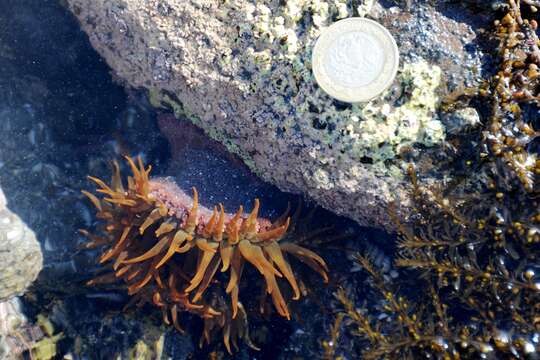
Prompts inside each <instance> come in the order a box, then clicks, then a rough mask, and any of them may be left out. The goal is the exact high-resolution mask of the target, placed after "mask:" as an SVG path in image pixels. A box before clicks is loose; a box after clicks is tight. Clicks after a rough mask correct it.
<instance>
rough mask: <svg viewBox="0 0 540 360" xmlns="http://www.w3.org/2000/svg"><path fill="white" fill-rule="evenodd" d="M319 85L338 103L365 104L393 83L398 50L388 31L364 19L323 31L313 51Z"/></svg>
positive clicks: (342, 22) (314, 72) (344, 22)
mask: <svg viewBox="0 0 540 360" xmlns="http://www.w3.org/2000/svg"><path fill="white" fill-rule="evenodd" d="M312 62H313V74H314V75H315V79H316V80H317V83H318V84H319V86H320V87H321V88H322V89H323V90H324V91H325V92H327V93H328V95H330V96H332V97H333V98H336V99H338V100H341V101H345V102H350V103H356V102H366V101H369V100H372V99H373V98H375V97H377V96H379V95H380V94H381V93H382V92H383V91H384V90H386V89H387V88H388V87H389V86H390V85H391V84H392V82H393V81H394V78H395V77H396V73H397V69H398V65H399V51H398V48H397V44H396V41H395V40H394V38H393V37H392V35H391V34H390V32H389V31H388V30H387V29H386V28H384V27H383V26H382V25H380V24H379V23H377V22H375V21H373V20H369V19H365V18H348V19H344V20H340V21H338V22H335V23H334V24H332V25H331V26H330V27H329V28H327V29H326V30H324V31H323V33H322V34H321V36H320V37H319V39H318V40H317V43H316V44H315V48H314V49H313V58H312Z"/></svg>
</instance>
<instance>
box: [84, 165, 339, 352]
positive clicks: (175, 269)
mask: <svg viewBox="0 0 540 360" xmlns="http://www.w3.org/2000/svg"><path fill="white" fill-rule="evenodd" d="M127 161H128V163H129V165H130V167H131V170H132V172H133V176H129V177H128V178H127V187H126V186H125V185H126V184H124V183H123V181H122V178H121V175H120V168H119V165H118V163H116V162H114V163H113V176H112V181H111V183H110V185H107V184H106V183H105V182H103V181H102V180H100V179H97V178H94V177H89V178H90V179H91V180H92V181H94V182H95V183H96V184H97V186H98V189H97V193H99V194H102V195H103V198H102V199H100V198H98V197H97V196H96V195H94V194H92V193H90V192H87V191H83V193H84V194H85V195H86V196H87V197H88V198H89V199H90V200H91V201H92V203H93V204H94V205H95V207H96V208H97V217H98V218H99V219H101V220H102V221H103V224H102V226H101V232H100V234H97V235H93V234H90V233H88V232H87V231H83V233H84V234H85V235H87V236H88V237H89V238H90V239H91V242H89V243H88V244H87V245H86V247H87V248H95V247H101V246H105V249H106V250H105V252H104V253H103V254H102V255H101V257H100V258H99V262H100V263H101V264H104V263H109V264H110V269H111V270H112V271H110V272H107V273H105V274H104V275H101V276H99V277H97V278H95V279H93V280H91V281H90V284H91V285H97V284H102V283H111V282H119V281H120V282H123V283H125V285H126V286H127V290H128V293H129V294H130V295H132V296H133V297H132V300H131V302H132V303H135V304H137V305H138V306H142V305H144V304H145V303H153V304H154V305H155V306H157V307H159V308H160V309H161V311H162V315H163V320H164V322H165V323H167V324H171V323H172V324H173V325H174V326H175V327H176V328H177V329H178V330H180V331H182V329H181V327H180V324H179V313H180V312H184V311H187V312H190V313H193V314H196V315H199V316H200V317H201V318H203V319H204V331H203V336H202V338H201V344H202V343H203V342H210V340H211V339H212V336H213V335H214V334H215V332H216V331H217V330H220V329H222V331H223V341H224V344H225V346H226V348H227V350H228V351H229V352H231V346H230V344H231V341H232V343H233V345H234V346H235V347H236V346H237V340H238V339H244V341H246V342H247V343H248V344H249V345H250V346H252V347H254V345H253V344H252V343H251V341H250V340H249V334H248V327H247V313H246V310H245V309H244V307H243V305H242V302H241V301H240V300H239V292H240V285H241V277H242V272H243V267H244V264H245V263H246V262H247V263H250V264H252V265H253V266H254V267H255V268H256V269H257V270H258V271H259V272H260V274H261V275H262V276H263V277H264V279H265V284H266V293H267V294H269V295H270V296H271V298H272V301H273V304H274V306H275V308H276V310H277V312H278V313H279V314H280V315H281V316H284V317H286V318H290V313H289V310H288V306H287V302H286V300H285V297H284V296H283V295H282V288H281V287H280V286H279V285H278V279H279V278H284V279H286V281H287V282H288V284H289V285H290V288H291V289H292V295H293V296H292V298H293V299H298V298H300V288H299V285H298V283H297V280H296V278H295V276H294V274H293V270H292V268H291V266H290V264H289V262H288V260H287V258H286V254H290V255H292V256H294V257H296V258H298V259H299V260H300V261H302V262H303V263H305V264H306V265H308V266H309V267H311V268H312V269H314V270H315V271H317V272H318V273H319V274H321V276H322V277H323V279H324V280H325V281H327V280H328V276H327V271H328V270H327V267H326V264H325V262H324V260H323V259H322V258H321V257H320V256H318V255H317V254H315V253H314V252H312V251H310V250H308V249H306V248H304V247H301V246H299V245H296V244H293V243H292V242H289V241H287V239H284V237H286V235H287V230H288V229H289V230H292V229H290V228H294V224H293V223H291V217H288V216H287V213H286V214H284V215H283V216H281V217H280V218H279V219H277V220H276V221H274V222H273V223H271V222H270V221H268V220H266V219H262V218H259V217H258V216H257V215H258V210H259V201H258V200H257V199H256V200H255V204H254V207H253V210H252V211H251V213H249V214H248V215H243V209H242V207H240V208H239V209H238V211H237V212H236V213H235V214H227V213H225V210H224V208H223V206H222V205H221V204H219V205H218V206H216V207H214V209H213V210H210V209H208V208H205V207H204V206H201V205H199V202H198V193H197V190H196V189H195V188H193V198H191V197H189V196H188V195H187V194H185V193H183V192H182V191H181V190H180V189H179V188H178V187H177V186H176V185H175V184H174V183H173V182H171V181H169V180H166V179H150V178H149V173H150V170H151V167H150V166H149V167H147V168H145V166H144V165H143V163H142V161H141V159H140V158H139V159H138V163H137V164H135V162H134V161H133V160H132V159H131V158H129V157H128V158H127ZM295 217H297V214H295V215H293V220H294V218H295ZM292 233H294V231H292ZM280 240H283V241H280ZM278 241H280V242H278ZM225 272H228V273H229V276H228V280H227V281H223V280H224V279H223V276H221V275H220V274H219V273H225ZM226 295H228V296H229V297H230V301H226V300H225V296H226ZM261 308H264V307H263V306H262V307H261ZM254 348H255V347H254Z"/></svg>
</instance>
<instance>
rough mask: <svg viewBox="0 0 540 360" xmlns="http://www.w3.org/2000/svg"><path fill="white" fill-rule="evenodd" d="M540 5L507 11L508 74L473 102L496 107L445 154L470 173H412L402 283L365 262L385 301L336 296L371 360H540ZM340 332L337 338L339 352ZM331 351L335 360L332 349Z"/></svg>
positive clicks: (499, 35) (503, 26)
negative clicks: (443, 176)
mask: <svg viewBox="0 0 540 360" xmlns="http://www.w3.org/2000/svg"><path fill="white" fill-rule="evenodd" d="M533 3H534V1H522V2H521V3H520V2H519V1H514V0H509V1H508V2H507V4H506V5H507V6H506V7H503V8H502V9H505V11H507V13H506V14H505V15H504V17H503V18H502V20H501V21H497V22H495V27H496V32H495V36H496V39H497V40H499V41H500V47H499V49H498V52H499V55H500V60H501V61H500V71H498V72H497V74H496V75H495V76H494V78H493V79H492V81H490V82H486V84H485V85H484V86H483V87H482V88H481V89H479V90H478V91H476V92H475V91H472V93H474V94H475V95H474V97H476V100H478V99H481V100H483V103H486V102H485V100H486V99H488V100H489V101H490V102H489V104H490V106H492V107H491V109H489V110H490V111H486V112H484V113H485V114H486V119H484V121H483V124H482V125H481V126H479V128H478V129H476V130H473V131H472V132H468V133H467V134H460V135H457V136H455V138H454V139H453V140H455V141H454V143H453V144H448V148H452V151H450V153H451V154H449V155H448V156H450V157H451V156H454V157H459V158H460V159H461V160H460V161H462V162H463V163H464V166H465V168H464V169H462V170H461V171H462V172H463V174H462V176H463V177H462V178H459V179H456V180H455V181H452V182H446V181H442V182H441V183H440V184H437V185H429V184H424V183H423V181H422V179H420V178H417V169H416V168H415V167H414V166H413V165H410V167H409V177H410V179H411V184H412V187H411V195H412V199H413V209H414V211H413V214H412V216H411V218H410V220H411V221H410V223H407V224H405V223H402V222H400V221H399V220H398V219H397V216H394V219H395V223H396V225H397V227H398V229H399V233H400V235H399V237H400V240H399V242H398V244H397V249H396V251H397V255H396V259H395V265H396V266H397V267H398V268H399V269H400V272H401V274H402V275H403V276H402V277H400V278H397V279H395V278H392V277H389V276H387V275H386V274H384V272H383V271H381V269H378V268H377V266H375V265H374V264H373V262H372V261H371V259H370V258H369V256H362V255H358V256H357V257H356V261H357V263H358V265H360V267H361V268H362V269H364V270H365V272H366V273H367V275H368V278H367V279H368V280H367V281H368V283H369V284H370V285H372V287H373V288H374V289H375V290H376V293H377V294H378V295H379V296H378V297H377V298H378V299H379V300H377V301H376V302H375V305H373V304H369V306H363V307H362V306H359V305H357V304H356V302H357V296H358V295H357V294H355V289H354V288H351V287H350V286H349V287H347V286H344V287H343V288H342V289H340V290H338V291H337V292H336V298H337V301H338V303H339V304H340V306H341V314H342V315H341V316H344V319H343V321H342V323H343V324H345V327H346V328H347V329H348V330H350V332H351V333H352V334H353V335H356V339H357V342H356V344H355V346H356V348H355V350H356V351H358V352H359V353H361V354H362V357H363V358H366V359H370V358H389V359H404V358H409V359H416V358H443V359H463V358H494V359H495V358H497V359H499V358H516V359H526V358H537V357H538V353H539V352H540V316H539V314H540V274H539V271H540V262H539V260H538V259H540V202H539V194H540V186H539V183H538V174H539V171H538V170H539V168H538V166H539V162H538V160H537V156H538V149H537V147H536V146H537V145H536V142H537V141H538V140H537V138H538V131H539V123H538V115H537V114H538V103H537V102H538V85H539V83H538V81H539V80H538V75H537V73H536V72H537V70H538V66H540V57H539V55H540V52H539V48H538V46H539V44H540V43H539V39H538V37H537V35H536V27H537V24H536V21H534V20H525V19H524V18H523V16H524V15H523V14H525V13H527V14H529V15H530V16H531V17H533V16H537V15H535V14H536V11H537V9H532V10H533V11H531V12H529V11H528V10H529V9H528V8H525V7H524V6H523V4H525V5H532V4H533ZM522 8H525V9H523V12H522ZM460 136H461V137H462V138H461V139H459V137H460ZM464 139H466V140H469V144H468V145H465V141H464ZM463 158H465V160H462V159H463ZM458 172H459V171H458ZM418 289H423V290H422V291H418ZM342 330H343V326H341V327H339V326H334V327H332V334H331V336H330V339H332V343H333V344H335V343H336V342H338V341H339V334H340V331H342ZM336 339H337V340H336ZM325 344H326V345H327V344H328V342H327V343H323V346H324V345H325ZM325 350H326V351H327V353H331V354H332V355H333V356H335V357H338V356H339V354H338V353H337V351H338V347H337V346H335V345H334V346H333V347H328V346H325Z"/></svg>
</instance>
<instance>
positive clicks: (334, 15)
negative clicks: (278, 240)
mask: <svg viewBox="0 0 540 360" xmlns="http://www.w3.org/2000/svg"><path fill="white" fill-rule="evenodd" d="M67 2H68V4H69V6H70V9H71V10H72V12H73V13H74V14H75V15H76V16H77V17H78V19H79V21H80V23H81V24H82V27H83V29H84V30H85V31H86V32H87V33H88V35H89V38H90V41H91V43H92V44H93V46H94V47H95V48H96V49H97V50H98V52H99V53H100V54H101V55H102V56H103V57H104V58H105V59H106V61H107V62H108V63H109V65H110V66H111V67H112V69H113V70H114V72H115V73H116V75H118V77H119V78H121V79H124V80H125V82H126V83H127V84H128V85H129V86H132V87H137V88H139V87H140V88H146V89H148V91H149V94H150V98H151V99H152V101H153V103H154V104H155V105H157V106H163V107H169V108H172V109H173V110H174V112H175V113H176V114H177V115H187V116H188V117H189V118H190V119H191V120H192V121H193V122H194V123H195V124H197V125H198V126H200V127H202V128H203V129H204V130H205V131H206V133H207V134H209V135H210V136H211V137H212V138H214V139H217V140H218V141H220V142H222V143H223V144H225V145H226V147H227V148H228V149H229V151H231V152H234V153H237V154H239V155H240V156H241V158H242V159H243V160H244V161H245V162H246V164H248V166H249V167H250V168H251V169H252V170H253V171H255V172H256V173H257V174H258V175H259V176H261V177H262V178H263V179H265V180H267V181H269V182H271V183H273V184H275V185H277V186H278V187H279V188H281V189H282V190H286V191H291V192H302V193H305V194H308V195H309V196H311V197H312V198H314V199H315V200H316V201H318V202H319V203H320V204H321V205H323V206H324V207H326V208H328V209H331V210H333V211H335V212H336V213H339V214H345V215H347V216H349V217H351V218H353V219H355V220H357V221H358V222H359V223H360V224H369V225H375V226H385V227H387V226H388V225H389V223H390V221H389V217H388V215H387V205H388V204H389V202H391V201H393V200H397V201H398V202H399V203H400V204H402V205H403V208H404V209H406V205H407V203H408V200H409V199H408V196H407V192H406V190H405V188H406V185H405V182H404V180H403V179H404V176H403V170H404V168H405V167H406V166H407V164H406V163H405V162H404V161H403V160H402V155H403V153H404V152H407V153H411V152H410V151H409V150H410V149H411V148H413V149H414V148H418V147H421V148H428V149H429V148H435V147H436V146H438V145H439V144H441V143H442V142H443V141H444V139H445V127H444V124H443V123H442V122H441V121H440V119H439V115H438V104H439V99H440V97H441V95H443V94H444V93H446V92H447V91H449V90H453V89H456V88H460V87H464V86H470V85H473V84H474V83H475V82H476V81H477V78H476V76H478V74H479V73H480V71H479V67H480V58H481V55H482V54H481V53H480V51H479V50H478V48H477V46H476V44H475V43H474V41H475V33H474V28H475V27H477V26H478V24H475V20H473V21H471V20H470V19H474V17H473V15H472V13H469V15H470V17H469V18H467V16H465V15H466V14H467V11H468V10H467V9H466V7H465V5H463V4H462V5H460V4H442V5H437V7H435V5H429V4H425V2H424V1H418V2H415V1H412V2H411V3H412V6H410V10H408V9H405V8H400V7H397V6H393V5H392V4H395V3H394V2H390V1H384V0H381V1H380V2H378V1H366V2H354V1H352V2H351V1H346V0H290V1H277V0H276V1H274V0H267V1H260V0H235V1H225V2H224V1H221V0H166V1H162V0H160V1H158V0H119V1H108V0H95V1H86V0H67ZM359 3H360V4H362V5H359V6H356V5H354V6H353V5H352V4H359ZM366 14H367V15H369V16H370V17H372V18H375V19H377V20H379V21H380V22H382V23H383V24H384V25H386V26H387V27H388V28H389V29H390V31H391V32H392V33H393V34H394V36H395V37H396V38H397V41H398V45H399V46H400V48H401V52H402V54H401V55H402V63H401V67H400V71H399V73H398V77H397V79H396V81H395V84H394V86H393V87H392V88H391V89H390V90H389V91H388V93H387V94H386V95H385V96H384V97H383V98H380V99H378V100H375V101H372V102H370V103H368V104H364V105H354V106H351V105H349V104H343V103H339V102H337V101H335V100H333V99H331V98H330V97H328V96H327V95H326V94H325V93H324V92H323V91H322V90H320V89H319V88H318V86H317V85H316V83H315V81H314V79H313V76H312V73H311V63H310V62H311V60H310V59H311V50H312V47H313V44H314V42H315V40H316V39H317V37H318V35H319V34H320V33H321V31H322V30H323V29H324V28H325V27H326V26H328V25H329V24H331V23H332V22H333V21H335V20H337V19H341V18H346V17H350V16H358V15H366ZM464 14H465V15H464ZM477 18H478V19H480V17H477ZM461 19H465V20H461ZM412 153H413V154H414V151H412ZM419 153H424V152H423V151H422V152H419ZM421 156H428V157H429V154H428V155H417V156H416V157H413V160H415V161H419V162H421V163H423V164H430V163H431V161H420V160H419V157H421ZM425 170H426V172H429V171H431V170H433V169H431V168H427V169H425ZM429 180H430V179H428V181H429ZM431 180H433V179H431ZM405 213H406V212H403V214H405Z"/></svg>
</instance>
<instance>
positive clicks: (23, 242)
mask: <svg viewBox="0 0 540 360" xmlns="http://www.w3.org/2000/svg"><path fill="white" fill-rule="evenodd" d="M42 267H43V255H42V254H41V248H40V246H39V243H38V241H37V240H36V235H35V234H34V232H33V231H32V230H31V229H30V228H29V227H28V226H27V225H26V224H25V223H24V222H23V221H22V220H21V218H20V217H18V216H17V215H16V214H14V213H13V212H11V211H10V210H9V209H8V208H7V202H6V198H5V196H4V193H3V192H2V189H1V188H0V302H2V301H6V300H8V299H9V298H11V297H14V296H17V295H21V294H22V293H24V291H25V289H26V288H27V287H28V286H29V285H30V284H31V283H32V282H33V281H34V280H35V279H36V278H37V276H38V274H39V272H40V271H41V268H42Z"/></svg>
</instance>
